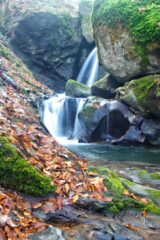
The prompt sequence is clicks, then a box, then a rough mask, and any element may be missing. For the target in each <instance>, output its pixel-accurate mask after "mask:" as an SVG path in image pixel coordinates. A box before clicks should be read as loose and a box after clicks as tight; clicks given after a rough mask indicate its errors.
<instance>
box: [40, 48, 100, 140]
mask: <svg viewBox="0 0 160 240" xmlns="http://www.w3.org/2000/svg"><path fill="white" fill-rule="evenodd" d="M98 67H99V64H98V56H97V48H94V49H93V50H92V52H91V53H90V54H89V56H88V57H87V59H86V61H85V62H84V64H83V66H82V69H81V71H80V73H79V75H78V78H77V81H78V82H81V83H84V84H86V85H87V86H89V87H90V86H92V84H93V83H94V82H95V81H96V80H97V79H98ZM84 102H85V99H84V98H72V97H68V96H66V95H65V93H64V94H57V95H55V96H53V97H52V98H50V99H48V100H45V101H43V104H42V105H43V106H42V108H43V110H41V109H40V110H39V111H40V116H41V121H42V122H43V124H44V125H45V126H46V128H47V129H48V131H49V132H50V134H51V135H53V136H55V137H56V138H62V137H64V138H67V139H77V138H78V136H79V135H80V133H81V124H80V121H79V118H78V115H79V113H80V111H81V110H82V108H83V105H84Z"/></svg>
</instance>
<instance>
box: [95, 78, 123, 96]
mask: <svg viewBox="0 0 160 240" xmlns="http://www.w3.org/2000/svg"><path fill="white" fill-rule="evenodd" d="M119 86H120V84H119V83H118V82H117V81H116V80H115V79H114V78H112V77H111V76H110V75H106V76H104V77H103V78H102V79H100V80H99V81H96V82H95V83H94V84H93V86H92V87H91V94H92V95H93V96H97V97H102V98H106V99H109V98H114V97H115V95H116V93H115V91H114V90H115V89H116V88H117V87H119Z"/></svg>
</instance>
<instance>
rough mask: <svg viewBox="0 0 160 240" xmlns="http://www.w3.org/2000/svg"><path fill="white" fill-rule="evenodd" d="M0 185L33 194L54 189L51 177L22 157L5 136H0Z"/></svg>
mask: <svg viewBox="0 0 160 240" xmlns="http://www.w3.org/2000/svg"><path fill="white" fill-rule="evenodd" d="M0 185H1V186H2V187H6V188H9V189H13V190H16V191H19V192H22V193H25V194H28V195H33V196H44V195H46V194H49V193H53V192H54V190H55V187H52V186H51V179H50V178H48V177H46V176H43V175H41V173H40V172H39V171H38V170H37V169H36V168H35V167H33V166H32V165H31V164H29V163H28V162H27V160H25V159H23V158H22V157H21V155H20V154H19V153H18V152H17V150H16V148H15V147H13V146H12V145H11V144H10V143H9V141H8V139H7V138H6V137H0Z"/></svg>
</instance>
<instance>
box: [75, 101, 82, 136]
mask: <svg viewBox="0 0 160 240" xmlns="http://www.w3.org/2000/svg"><path fill="white" fill-rule="evenodd" d="M76 101H77V112H76V118H75V124H74V132H73V137H74V138H76V139H77V138H78V136H79V135H80V133H81V123H80V120H79V117H78V115H79V113H80V111H81V110H82V108H83V105H84V99H82V98H80V99H77V100H76Z"/></svg>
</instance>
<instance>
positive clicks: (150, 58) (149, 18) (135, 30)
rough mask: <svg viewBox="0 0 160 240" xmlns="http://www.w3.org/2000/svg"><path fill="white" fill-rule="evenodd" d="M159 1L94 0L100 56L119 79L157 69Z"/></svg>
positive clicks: (159, 61)
mask: <svg viewBox="0 0 160 240" xmlns="http://www.w3.org/2000/svg"><path fill="white" fill-rule="evenodd" d="M159 11H160V2H159V0H148V1H146V0H141V1H132V0H122V1H120V0H114V1H108V0H96V1H95V4H94V10H93V16H92V22H93V29H94V30H93V31H94V37H95V40H96V43H97V47H98V51H99V57H100V60H101V62H102V64H103V65H104V67H105V68H106V69H107V70H108V72H109V73H110V74H111V75H113V76H114V77H115V78H116V79H117V80H118V81H119V82H121V83H124V82H127V81H129V80H131V79H134V78H136V77H137V76H144V75H146V74H155V73H159V72H160V42H159V38H160V24H159V23H160V14H159Z"/></svg>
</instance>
